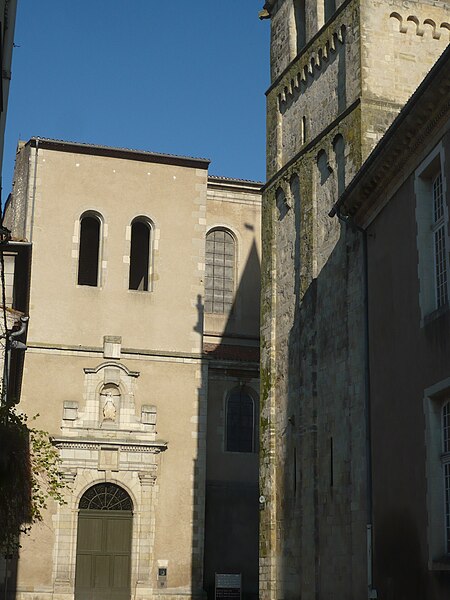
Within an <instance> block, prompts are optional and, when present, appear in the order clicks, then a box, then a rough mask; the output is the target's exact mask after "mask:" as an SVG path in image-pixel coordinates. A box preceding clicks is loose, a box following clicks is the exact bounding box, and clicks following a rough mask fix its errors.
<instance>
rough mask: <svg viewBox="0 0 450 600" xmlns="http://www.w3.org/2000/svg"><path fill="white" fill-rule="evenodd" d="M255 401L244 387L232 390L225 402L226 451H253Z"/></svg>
mask: <svg viewBox="0 0 450 600" xmlns="http://www.w3.org/2000/svg"><path fill="white" fill-rule="evenodd" d="M254 430H255V403H254V400H253V398H252V397H251V396H250V394H249V393H248V392H247V391H246V390H245V388H242V387H240V388H237V389H235V390H233V391H232V392H231V393H230V394H229V396H228V398H227V403H226V443H225V450H226V451H227V452H253V451H254Z"/></svg>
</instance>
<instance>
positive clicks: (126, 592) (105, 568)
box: [75, 510, 133, 600]
mask: <svg viewBox="0 0 450 600" xmlns="http://www.w3.org/2000/svg"><path fill="white" fill-rule="evenodd" d="M132 523H133V521H132V513H131V511H123V510H121V511H112V510H103V511H102V510H80V512H79V515H78V536H77V562H76V573H75V600H130V569H131V533H132Z"/></svg>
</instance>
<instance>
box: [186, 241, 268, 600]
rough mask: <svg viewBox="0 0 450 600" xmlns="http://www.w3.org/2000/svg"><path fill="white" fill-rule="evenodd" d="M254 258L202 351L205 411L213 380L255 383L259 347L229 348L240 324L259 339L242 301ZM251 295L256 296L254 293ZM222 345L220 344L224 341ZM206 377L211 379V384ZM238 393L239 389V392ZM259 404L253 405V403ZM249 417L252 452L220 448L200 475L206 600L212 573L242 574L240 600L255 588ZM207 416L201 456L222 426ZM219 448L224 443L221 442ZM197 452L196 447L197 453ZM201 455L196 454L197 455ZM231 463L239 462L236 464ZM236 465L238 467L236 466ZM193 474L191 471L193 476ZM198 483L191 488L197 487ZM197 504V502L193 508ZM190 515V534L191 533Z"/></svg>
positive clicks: (256, 275) (254, 271) (250, 307)
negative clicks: (215, 336)
mask: <svg viewBox="0 0 450 600" xmlns="http://www.w3.org/2000/svg"><path fill="white" fill-rule="evenodd" d="M260 274H261V267H260V259H259V256H258V251H257V248H256V243H255V242H253V244H252V247H251V250H250V252H249V255H248V258H247V260H246V264H245V268H244V269H243V271H242V277H241V279H240V281H239V286H238V289H237V291H236V294H235V297H234V301H233V307H232V309H231V311H230V315H229V317H228V319H227V322H226V325H225V328H224V331H223V334H222V338H221V341H220V343H219V344H218V345H217V346H215V347H214V348H211V349H208V348H205V349H204V365H203V369H202V374H203V377H204V378H209V381H203V382H202V385H201V386H200V389H201V390H206V389H207V390H208V408H209V407H210V406H211V403H213V402H222V392H221V391H220V392H219V394H217V393H215V389H214V386H215V380H216V381H217V378H219V379H220V378H222V379H224V380H227V386H228V385H229V386H230V390H229V391H231V389H232V388H235V387H236V385H239V383H240V385H241V386H242V385H243V386H245V384H246V382H248V381H250V380H251V379H252V380H254V379H258V378H259V347H255V346H254V345H253V346H250V345H240V344H239V341H237V342H234V343H233V338H234V337H236V336H239V331H240V323H245V322H252V323H254V327H255V330H256V332H257V335H259V303H257V304H256V305H255V304H254V303H253V304H252V302H249V301H248V299H249V298H252V297H254V296H255V295H257V297H258V298H259V287H260ZM255 291H257V292H258V293H257V294H255ZM198 311H199V324H201V325H202V326H203V304H202V301H201V298H199V302H198ZM225 339H226V340H227V343H224V340H225ZM211 374H213V378H212V379H211ZM242 389H244V388H242ZM255 404H258V405H259V402H257V403H255ZM255 408H256V411H255V412H256V414H255V415H254V423H255V426H254V444H255V446H254V449H255V452H254V453H251V454H248V453H242V455H241V456H238V455H237V453H226V452H225V451H224V449H225V446H222V449H221V451H220V452H219V454H220V459H219V461H217V463H216V465H215V467H210V469H209V470H207V472H206V489H205V536H204V564H203V587H204V590H205V591H206V593H207V597H208V600H213V599H214V597H215V574H216V573H222V574H226V573H232V574H239V573H241V574H242V599H243V600H256V599H257V598H258V585H259V578H258V572H259V564H258V549H259V503H258V497H259V481H258V478H259V469H258V456H257V448H258V427H257V424H258V419H259V406H255ZM210 412H211V415H208V425H207V440H206V452H207V453H210V452H211V450H212V448H213V445H214V444H215V443H216V441H214V437H215V439H216V440H217V431H218V428H221V429H222V431H225V426H224V422H223V421H224V420H225V414H224V412H222V415H223V417H222V422H220V423H219V422H218V421H217V420H215V419H214V418H213V415H212V412H213V411H210ZM223 443H224V441H223ZM201 452H202V448H201V447H200V445H199V453H201ZM200 455H201V454H200ZM230 458H231V460H233V461H236V462H234V463H233V464H235V465H236V466H237V469H242V471H241V474H242V473H243V472H245V473H246V475H248V477H245V478H244V479H243V478H242V476H241V477H237V476H236V477H235V478H234V475H235V473H233V471H232V473H233V474H232V475H231V476H230V475H229V473H230V468H229V467H230V463H228V462H227V461H228V459H230ZM236 459H239V463H238V462H237V460H236ZM238 464H239V466H238ZM196 473H197V471H196ZM198 483H199V484H200V486H199V485H196V486H195V489H199V487H201V482H198ZM195 504H197V503H195ZM195 533H196V532H195V515H194V534H195Z"/></svg>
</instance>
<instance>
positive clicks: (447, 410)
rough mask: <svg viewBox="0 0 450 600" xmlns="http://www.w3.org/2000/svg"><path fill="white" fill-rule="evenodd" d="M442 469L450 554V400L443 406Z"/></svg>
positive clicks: (447, 540)
mask: <svg viewBox="0 0 450 600" xmlns="http://www.w3.org/2000/svg"><path fill="white" fill-rule="evenodd" d="M441 461H442V469H443V476H444V499H445V549H446V553H447V554H450V401H447V402H446V403H445V404H444V406H443V407H442V455H441Z"/></svg>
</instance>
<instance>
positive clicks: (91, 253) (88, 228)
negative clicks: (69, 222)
mask: <svg viewBox="0 0 450 600" xmlns="http://www.w3.org/2000/svg"><path fill="white" fill-rule="evenodd" d="M100 232H101V219H100V217H99V215H97V214H95V213H92V212H88V213H85V214H84V215H82V216H81V218H80V247H79V252H78V285H90V286H93V287H96V286H98V285H99V277H98V275H99V262H100Z"/></svg>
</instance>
